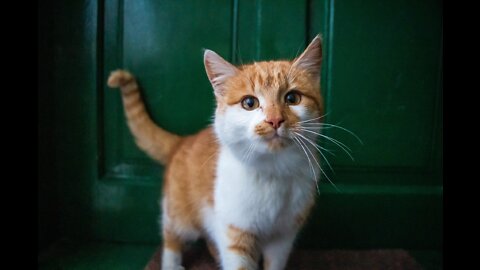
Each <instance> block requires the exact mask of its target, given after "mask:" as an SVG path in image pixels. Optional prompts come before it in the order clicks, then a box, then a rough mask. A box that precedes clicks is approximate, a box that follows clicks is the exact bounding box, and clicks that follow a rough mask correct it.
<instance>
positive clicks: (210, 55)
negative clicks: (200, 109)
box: [203, 50, 239, 96]
mask: <svg viewBox="0 0 480 270" xmlns="http://www.w3.org/2000/svg"><path fill="white" fill-rule="evenodd" d="M203 63H204V64H205V71H207V76H208V79H209V80H210V83H211V84H212V86H213V90H214V91H215V95H217V96H222V95H224V94H225V88H224V86H225V82H226V81H227V80H228V79H229V78H231V77H233V76H235V75H236V74H237V72H238V71H239V70H238V69H237V68H236V67H235V66H234V65H232V64H230V63H229V62H228V61H227V60H225V59H223V58H222V57H221V56H220V55H218V54H216V53H215V52H214V51H211V50H205V53H204V55H203Z"/></svg>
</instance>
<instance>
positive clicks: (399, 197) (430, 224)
mask: <svg viewBox="0 0 480 270" xmlns="http://www.w3.org/2000/svg"><path fill="white" fill-rule="evenodd" d="M78 2H79V3H75V4H65V3H63V2H62V3H57V4H56V5H55V7H56V8H55V9H54V10H53V11H52V14H53V15H52V16H53V17H54V20H55V23H53V26H52V27H53V33H54V34H53V37H52V38H53V39H54V40H55V42H56V44H57V45H56V46H55V47H54V48H51V49H50V52H51V54H52V55H53V59H54V60H53V61H52V63H51V64H52V70H53V71H52V73H53V75H52V76H53V79H52V82H51V84H52V89H53V90H52V93H50V96H51V99H52V101H51V103H48V102H45V104H47V105H51V106H52V109H51V110H47V109H44V110H43V111H42V110H41V111H40V112H41V113H43V114H44V115H46V116H51V119H52V121H53V123H52V124H51V125H47V126H45V129H46V130H49V131H50V133H51V134H50V133H48V132H47V134H50V135H51V136H52V138H53V139H50V140H51V141H50V143H52V142H53V143H54V144H53V149H50V148H48V149H47V148H45V149H43V148H41V150H42V149H43V150H44V152H43V153H44V154H43V157H47V158H48V157H52V158H53V160H54V161H53V162H50V163H52V164H54V165H52V166H53V167H52V169H51V170H45V171H46V172H45V173H44V175H43V176H45V177H46V176H51V177H54V179H55V183H56V184H55V185H56V188H57V189H56V192H54V191H51V192H52V193H54V197H55V198H56V199H55V203H53V202H49V201H48V200H47V203H50V204H52V205H53V204H55V205H58V206H56V207H58V209H57V212H55V214H52V215H54V216H55V217H57V219H58V220H59V223H58V225H57V226H58V228H59V233H60V234H62V235H67V236H72V237H78V238H82V239H100V240H107V241H123V242H131V243H159V241H160V237H159V227H158V218H159V216H160V212H159V204H158V199H159V196H160V192H161V190H160V188H161V182H162V173H163V168H162V167H161V166H159V165H157V164H156V163H154V162H153V161H151V160H150V159H149V158H148V157H147V156H146V155H145V154H143V153H142V152H141V151H140V150H139V149H138V148H137V147H136V146H135V144H134V141H133V138H132V136H131V135H130V133H129V131H128V129H127V126H126V124H125V119H124V116H123V108H122V107H121V100H120V95H119V93H118V92H117V91H113V90H110V89H108V87H107V86H106V79H107V77H108V74H109V72H110V71H112V70H114V69H117V68H124V69H128V70H130V71H131V72H132V73H133V74H135V75H136V76H137V77H138V80H139V82H140V85H141V87H142V89H143V92H142V93H143V96H144V99H145V102H146V104H147V108H148V110H149V112H150V113H151V115H152V118H153V119H154V120H155V121H156V122H157V123H158V124H160V125H161V126H162V127H164V128H166V129H168V130H170V131H173V132H176V133H178V134H191V133H194V132H196V131H198V130H200V129H202V128H204V127H205V126H206V125H208V124H209V123H211V116H212V114H213V110H214V97H213V93H212V89H211V86H210V84H209V82H208V79H207V77H206V75H205V71H204V68H203V62H202V59H203V58H202V56H203V49H204V48H208V49H212V50H214V51H216V52H218V53H219V54H220V55H222V56H224V57H225V58H226V59H229V60H230V61H232V62H234V63H237V64H239V63H246V62H249V61H252V60H265V59H279V58H290V59H291V58H293V57H295V56H296V55H297V54H298V53H299V52H300V51H301V50H303V49H304V48H305V46H306V45H307V44H308V42H309V41H310V40H311V39H312V38H313V37H314V36H315V35H316V34H317V33H321V34H322V35H323V37H324V55H325V58H324V63H323V66H322V91H323V93H324V96H325V97H326V108H327V111H328V115H327V118H326V122H327V123H332V124H338V125H341V126H342V127H345V128H348V129H349V130H351V131H353V132H354V133H355V134H357V135H358V137H360V138H361V140H362V141H363V145H362V144H360V143H359V142H358V141H357V140H356V139H355V138H354V137H353V136H351V135H350V134H349V133H347V132H345V131H344V130H341V129H328V130H326V133H325V134H326V135H328V136H330V137H333V138H335V139H337V140H339V141H341V142H343V143H344V144H345V145H346V146H348V147H349V148H350V149H351V152H352V156H353V160H352V159H351V158H350V157H349V156H348V155H346V154H345V153H344V152H342V151H341V150H340V148H339V147H338V146H336V145H335V144H333V143H331V142H329V141H322V143H324V145H325V147H326V148H328V149H331V150H332V152H333V154H334V155H335V156H333V155H328V156H327V157H328V159H329V161H330V164H331V165H332V167H333V169H334V171H333V172H332V171H331V170H327V174H328V176H329V178H330V179H332V181H333V182H334V183H335V184H336V186H337V187H338V190H336V189H335V188H333V187H332V185H331V184H329V183H328V182H326V181H322V183H321V185H320V195H319V196H318V200H317V202H318V206H317V207H316V209H315V212H314V215H313V216H312V217H311V218H310V220H309V223H308V225H307V227H306V228H305V230H304V231H303V232H302V234H301V237H300V240H299V245H301V246H304V247H316V248H320V247H322V248H323V247H328V248H333V247H338V248H355V247H360V248H367V247H403V248H418V249H437V248H440V247H441V246H442V241H443V240H442V196H443V195H442V194H443V188H442V6H441V1H413V0H398V1H380V0H367V1H354V0H351V1H334V0H330V1H319V0H308V1H287V0H280V1H279V0H277V1H274V0H256V1H238V0H232V1H215V0H205V1H192V0H184V1H156V0H142V1H140V0H107V1H98V2H97V1H93V0H92V1H78ZM44 123H46V121H44ZM52 126H53V127H54V128H52ZM50 128H51V129H50ZM47 137H48V136H47ZM41 153H42V152H41ZM50 163H48V162H45V164H47V165H48V164H50ZM47 165H45V166H47ZM324 165H326V164H324ZM41 176H42V175H41ZM52 196H53V195H52ZM57 202H58V204H57ZM40 208H41V209H43V208H42V206H40Z"/></svg>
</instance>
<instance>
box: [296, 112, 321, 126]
mask: <svg viewBox="0 0 480 270" xmlns="http://www.w3.org/2000/svg"><path fill="white" fill-rule="evenodd" d="M327 115H328V113H326V114H324V115H322V116H319V117H315V118H311V119H307V120H303V121H298V122H297V124H299V123H307V122H311V121H315V120H319V119H322V118H324V117H325V116H327Z"/></svg>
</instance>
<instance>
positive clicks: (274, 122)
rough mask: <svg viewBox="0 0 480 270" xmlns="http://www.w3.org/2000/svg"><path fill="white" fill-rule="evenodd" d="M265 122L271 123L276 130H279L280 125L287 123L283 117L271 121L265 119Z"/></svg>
mask: <svg viewBox="0 0 480 270" xmlns="http://www.w3.org/2000/svg"><path fill="white" fill-rule="evenodd" d="M265 122H267V123H269V124H270V125H271V126H272V127H273V128H274V129H278V128H279V127H280V125H281V124H282V123H283V122H285V119H283V118H282V117H275V118H270V119H268V118H267V119H265Z"/></svg>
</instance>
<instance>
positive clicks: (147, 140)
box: [107, 70, 182, 165]
mask: <svg viewBox="0 0 480 270" xmlns="http://www.w3.org/2000/svg"><path fill="white" fill-rule="evenodd" d="M107 84H108V86H110V87H112V88H118V87H120V90H121V93H122V100H123V107H124V111H125V116H126V118H127V124H128V127H129V128H130V131H131V132H132V134H133V136H134V137H135V142H136V143H137V145H138V147H140V149H142V150H143V151H145V152H146V153H147V154H148V155H149V156H150V157H152V158H153V159H155V160H158V161H160V162H161V163H162V164H163V165H166V164H167V163H168V161H169V160H170V157H171V156H172V154H173V152H174V150H175V148H176V146H177V145H178V144H179V143H180V142H181V140H182V137H180V136H178V135H176V134H173V133H170V132H168V131H166V130H164V129H162V128H161V127H159V126H157V125H156V124H155V123H154V122H153V121H152V119H151V118H150V116H149V115H148V113H147V111H146V109H145V104H144V102H143V100H142V97H141V95H140V90H139V87H138V84H137V81H136V80H135V78H134V77H133V75H132V74H130V73H129V72H128V71H124V70H116V71H113V72H112V73H111V74H110V77H109V78H108V81H107Z"/></svg>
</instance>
